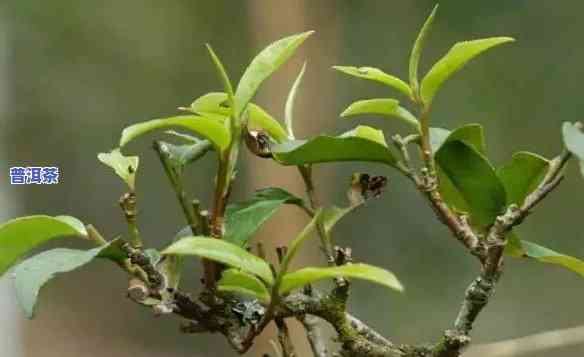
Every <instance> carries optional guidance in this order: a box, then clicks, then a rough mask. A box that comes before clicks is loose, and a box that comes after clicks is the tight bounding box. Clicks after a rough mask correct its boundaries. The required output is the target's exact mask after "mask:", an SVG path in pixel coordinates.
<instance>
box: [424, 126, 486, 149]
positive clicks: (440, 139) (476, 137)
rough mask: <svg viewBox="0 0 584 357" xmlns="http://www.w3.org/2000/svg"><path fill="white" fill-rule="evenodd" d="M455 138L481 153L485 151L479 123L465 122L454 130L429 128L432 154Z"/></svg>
mask: <svg viewBox="0 0 584 357" xmlns="http://www.w3.org/2000/svg"><path fill="white" fill-rule="evenodd" d="M457 140H458V141H462V142H463V143H465V144H467V145H468V146H470V147H472V148H473V149H475V150H476V151H478V152H479V153H481V154H483V155H486V153H487V144H486V142H485V134H484V131H483V127H482V125H480V124H466V125H463V126H461V127H459V128H457V129H456V130H454V131H450V130H446V129H442V128H430V146H431V147H432V153H434V154H435V153H436V152H438V150H439V149H440V147H441V146H442V145H443V144H444V143H446V142H450V141H457Z"/></svg>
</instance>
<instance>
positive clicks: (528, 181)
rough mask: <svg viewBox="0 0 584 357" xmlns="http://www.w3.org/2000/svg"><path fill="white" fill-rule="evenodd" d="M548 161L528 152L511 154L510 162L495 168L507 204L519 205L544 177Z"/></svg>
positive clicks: (548, 165)
mask: <svg viewBox="0 0 584 357" xmlns="http://www.w3.org/2000/svg"><path fill="white" fill-rule="evenodd" d="M549 167H550V163H549V161H548V160H546V159H544V158H543V157H541V156H539V155H536V154H532V153H530V152H525V151H522V152H518V153H515V154H513V157H512V159H511V162H510V163H508V164H507V165H505V166H503V167H501V168H500V169H498V170H497V175H498V176H499V179H501V182H502V183H503V186H505V192H506V193H507V204H512V203H514V204H517V205H521V204H522V203H523V200H525V198H526V197H527V195H529V194H530V193H531V192H533V191H534V190H535V189H536V188H537V187H538V186H539V184H540V183H541V181H542V180H543V178H544V177H545V175H546V173H547V171H548V169H549Z"/></svg>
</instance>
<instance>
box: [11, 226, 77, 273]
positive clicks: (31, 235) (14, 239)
mask: <svg viewBox="0 0 584 357" xmlns="http://www.w3.org/2000/svg"><path fill="white" fill-rule="evenodd" d="M70 236H77V237H82V238H87V231H86V230H85V226H84V225H83V223H81V222H80V221H79V220H78V219H76V218H74V217H70V216H56V217H50V216H41V215H38V216H28V217H20V218H15V219H12V220H10V221H8V222H6V223H4V224H2V225H1V226H0V276H2V275H3V274H4V273H5V272H6V271H7V270H8V269H9V268H10V267H11V266H12V265H13V264H14V263H15V262H16V261H17V260H18V259H19V258H20V257H22V256H23V255H24V254H26V253H27V252H28V251H30V250H31V249H33V248H35V247H37V246H38V245H40V244H42V243H45V242H47V241H49V240H52V239H55V238H60V237H70Z"/></svg>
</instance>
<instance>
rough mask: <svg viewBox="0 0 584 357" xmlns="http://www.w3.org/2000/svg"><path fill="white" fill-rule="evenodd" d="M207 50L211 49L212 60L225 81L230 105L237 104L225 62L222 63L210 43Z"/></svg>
mask: <svg viewBox="0 0 584 357" xmlns="http://www.w3.org/2000/svg"><path fill="white" fill-rule="evenodd" d="M207 51H209V56H211V60H212V61H213V64H214V65H215V70H216V71H217V74H218V75H219V78H220V79H221V83H223V90H225V93H227V100H228V102H229V103H230V106H232V107H233V106H234V104H235V101H234V96H235V94H234V93H233V86H232V85H231V80H230V79H229V75H228V74H227V71H226V70H225V66H223V63H221V60H220V59H219V57H218V56H217V55H216V54H215V51H213V48H212V47H211V45H210V44H207Z"/></svg>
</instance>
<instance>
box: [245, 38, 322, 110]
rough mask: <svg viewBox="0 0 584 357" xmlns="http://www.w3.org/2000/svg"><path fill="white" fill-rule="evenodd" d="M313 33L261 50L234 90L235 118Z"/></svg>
mask: <svg viewBox="0 0 584 357" xmlns="http://www.w3.org/2000/svg"><path fill="white" fill-rule="evenodd" d="M312 33H313V31H309V32H304V33H301V34H297V35H293V36H289V37H286V38H283V39H281V40H279V41H276V42H274V43H272V44H271V45H269V46H268V47H266V48H265V49H263V50H262V51H261V52H260V53H259V54H258V55H257V56H256V57H255V58H254V59H253V60H252V61H251V63H250V64H249V66H248V67H247V69H246V70H245V72H244V73H243V76H242V77H241V79H240V81H239V84H238V85H237V89H236V90H235V102H236V109H237V111H236V112H235V116H236V117H239V115H241V112H242V111H243V110H244V109H245V108H246V106H247V104H248V103H249V102H250V101H251V99H252V98H253V96H254V95H255V94H256V92H257V90H258V88H259V87H260V85H261V84H262V82H263V81H264V80H266V79H267V78H268V77H269V76H270V75H272V73H274V72H275V71H276V70H277V69H278V68H279V67H280V66H281V65H282V64H284V63H285V62H286V61H287V60H288V59H289V58H290V57H291V56H292V55H293V54H294V52H295V51H296V49H297V48H298V46H300V45H301V44H302V43H303V42H304V40H306V39H307V38H308V36H310V35H311V34H312Z"/></svg>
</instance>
